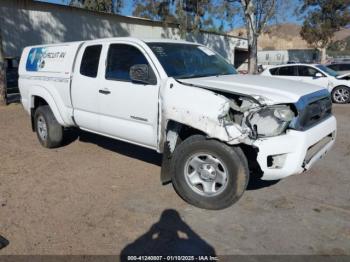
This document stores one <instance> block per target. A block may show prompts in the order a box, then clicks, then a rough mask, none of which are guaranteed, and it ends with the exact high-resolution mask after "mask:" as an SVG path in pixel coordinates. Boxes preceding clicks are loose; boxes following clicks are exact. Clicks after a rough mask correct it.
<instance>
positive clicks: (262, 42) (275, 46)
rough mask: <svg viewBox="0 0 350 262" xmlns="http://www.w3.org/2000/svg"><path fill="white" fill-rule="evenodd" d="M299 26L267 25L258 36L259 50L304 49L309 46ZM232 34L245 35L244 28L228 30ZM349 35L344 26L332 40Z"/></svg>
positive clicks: (349, 30) (348, 29)
mask: <svg viewBox="0 0 350 262" xmlns="http://www.w3.org/2000/svg"><path fill="white" fill-rule="evenodd" d="M300 29H301V26H300V25H297V24H279V25H272V26H268V27H267V28H266V29H265V32H264V33H263V34H262V35H261V36H260V37H259V42H258V49H259V50H281V49H305V48H310V47H309V46H308V44H307V43H306V42H305V41H304V40H303V39H302V38H301V36H300V34H299V32H300ZM229 34H231V35H234V36H243V37H245V36H246V31H245V28H238V29H235V30H232V31H231V32H229ZM348 36H350V28H344V29H342V30H340V31H339V32H336V33H335V36H334V40H335V41H337V40H343V39H345V38H346V37H348Z"/></svg>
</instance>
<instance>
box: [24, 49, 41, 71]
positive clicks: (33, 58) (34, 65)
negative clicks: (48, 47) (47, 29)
mask: <svg viewBox="0 0 350 262" xmlns="http://www.w3.org/2000/svg"><path fill="white" fill-rule="evenodd" d="M44 52H45V48H42V47H39V48H32V49H30V51H29V55H28V58H27V63H26V69H27V71H32V72H37V71H39V68H40V64H41V63H42V62H43V61H42V58H43V54H44Z"/></svg>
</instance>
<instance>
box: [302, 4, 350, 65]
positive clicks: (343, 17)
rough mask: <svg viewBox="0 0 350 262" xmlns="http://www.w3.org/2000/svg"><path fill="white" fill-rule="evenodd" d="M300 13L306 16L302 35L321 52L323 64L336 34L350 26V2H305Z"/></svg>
mask: <svg viewBox="0 0 350 262" xmlns="http://www.w3.org/2000/svg"><path fill="white" fill-rule="evenodd" d="M300 13H302V14H305V20H304V23H303V26H302V28H301V31H300V35H301V37H302V38H303V39H304V40H305V41H306V42H307V43H308V44H309V45H310V46H312V47H314V48H317V49H319V50H320V51H321V62H322V63H323V62H325V61H326V49H327V47H328V46H329V44H330V43H331V42H332V38H333V36H334V33H335V32H336V31H339V30H340V29H341V28H342V27H344V26H346V25H348V24H350V0H304V1H303V5H302V7H301V9H300Z"/></svg>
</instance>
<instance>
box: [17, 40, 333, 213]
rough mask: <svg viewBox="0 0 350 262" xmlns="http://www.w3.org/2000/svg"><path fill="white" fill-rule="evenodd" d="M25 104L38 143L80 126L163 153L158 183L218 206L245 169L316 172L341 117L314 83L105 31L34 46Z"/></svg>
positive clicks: (230, 199) (53, 143)
mask: <svg viewBox="0 0 350 262" xmlns="http://www.w3.org/2000/svg"><path fill="white" fill-rule="evenodd" d="M19 88H20V92H21V96H22V104H23V106H24V108H25V110H26V111H27V112H28V113H29V114H30V116H31V121H32V128H33V131H36V133H37V136H38V139H39V141H40V143H41V144H42V145H43V146H45V147H48V148H53V147H58V146H59V145H60V144H61V142H62V140H63V135H64V130H65V129H66V128H69V127H79V128H80V129H82V130H86V131H90V132H93V133H96V134H100V135H104V136H107V137H111V138H115V139H119V140H123V141H127V142H130V143H133V144H136V145H140V146H143V147H147V148H151V149H154V150H156V151H157V152H159V153H163V165H162V171H161V180H162V182H163V183H166V182H170V181H171V182H172V183H173V185H174V187H175V190H176V191H177V192H178V194H179V195H180V196H181V197H182V198H183V199H185V200H186V201H187V202H189V203H191V204H193V205H195V206H198V207H201V208H206V209H222V208H226V207H228V206H230V205H232V204H233V203H234V202H236V201H237V200H238V199H239V198H240V197H241V196H242V194H243V192H244V191H245V189H246V187H247V184H248V180H249V177H250V176H258V177H259V178H261V179H263V180H277V179H281V178H284V177H287V176H289V175H293V174H299V173H302V172H303V171H305V170H307V169H309V168H310V167H311V166H312V165H313V164H314V163H315V162H316V161H317V160H319V159H320V158H322V156H324V155H325V154H326V153H327V152H328V151H329V150H330V148H331V147H332V145H333V144H334V140H335V135H336V119H335V117H334V116H333V115H332V103H331V99H330V95H329V92H328V91H327V90H326V89H324V88H322V87H319V86H315V85H311V84H306V83H299V82H295V81H289V80H283V79H273V78H271V77H262V76H255V75H246V76H242V75H238V74H237V73H236V71H235V69H234V67H233V66H232V65H230V64H229V63H228V62H227V61H226V60H225V59H224V58H222V57H221V56H220V55H218V54H217V53H215V52H213V51H212V50H210V49H208V48H207V47H205V46H202V45H199V44H195V43H188V42H184V41H173V40H140V39H136V38H110V39H99V40H93V41H82V42H72V43H62V44H57V45H43V46H31V47H27V48H25V49H24V51H23V54H22V58H21V62H20V67H19Z"/></svg>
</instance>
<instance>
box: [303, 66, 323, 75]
mask: <svg viewBox="0 0 350 262" xmlns="http://www.w3.org/2000/svg"><path fill="white" fill-rule="evenodd" d="M316 73H318V71H317V70H316V69H315V68H312V67H309V66H298V74H299V76H309V77H314V76H315V75H316Z"/></svg>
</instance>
